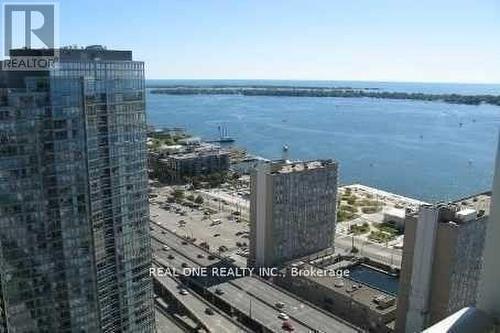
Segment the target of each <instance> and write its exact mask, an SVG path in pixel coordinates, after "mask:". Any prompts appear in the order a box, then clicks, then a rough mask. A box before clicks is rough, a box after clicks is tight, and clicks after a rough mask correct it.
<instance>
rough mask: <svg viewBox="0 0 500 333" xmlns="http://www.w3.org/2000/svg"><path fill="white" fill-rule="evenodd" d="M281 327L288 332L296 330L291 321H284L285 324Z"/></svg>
mask: <svg viewBox="0 0 500 333" xmlns="http://www.w3.org/2000/svg"><path fill="white" fill-rule="evenodd" d="M281 328H282V329H283V331H286V332H293V331H295V328H294V327H293V325H292V323H290V322H289V321H284V322H283V324H282V325H281Z"/></svg>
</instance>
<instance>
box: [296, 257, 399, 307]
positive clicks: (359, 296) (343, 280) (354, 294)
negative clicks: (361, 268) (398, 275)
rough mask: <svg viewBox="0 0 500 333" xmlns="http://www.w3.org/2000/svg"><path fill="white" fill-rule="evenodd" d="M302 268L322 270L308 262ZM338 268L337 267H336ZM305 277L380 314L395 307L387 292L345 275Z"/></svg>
mask: <svg viewBox="0 0 500 333" xmlns="http://www.w3.org/2000/svg"><path fill="white" fill-rule="evenodd" d="M301 269H303V270H313V271H316V270H322V269H321V268H318V267H314V266H312V265H309V264H304V265H303V266H302V267H301ZM337 269H338V268H337ZM306 279H309V280H311V281H314V282H315V283H318V284H320V285H322V286H324V287H326V288H328V289H332V290H334V291H335V292H336V293H339V294H341V295H344V296H345V297H348V298H351V299H352V300H353V301H355V302H357V303H359V304H363V305H364V306H366V307H368V308H370V309H371V310H372V311H376V312H378V313H380V314H385V313H389V312H391V311H394V310H395V309H396V297H395V296H393V295H390V294H388V293H385V292H383V291H382V290H378V289H375V288H372V287H370V286H368V285H366V284H363V283H360V282H357V281H354V280H351V279H349V278H347V277H332V276H315V275H312V276H307V277H306Z"/></svg>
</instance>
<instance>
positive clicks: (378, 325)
mask: <svg viewBox="0 0 500 333" xmlns="http://www.w3.org/2000/svg"><path fill="white" fill-rule="evenodd" d="M355 269H363V270H365V271H366V270H374V272H377V273H378V274H389V273H383V270H381V269H379V268H376V267H373V266H370V265H369V264H368V263H364V262H363V261H359V260H356V259H354V258H352V257H351V258H347V257H339V256H333V255H331V256H327V257H324V258H322V259H316V260H314V261H307V262H304V261H301V262H297V263H294V264H291V265H289V266H288V267H287V268H285V269H284V270H283V271H282V273H283V274H282V275H281V276H280V277H279V278H276V279H275V283H277V284H278V285H280V286H281V287H283V288H285V289H287V290H289V291H291V292H293V293H294V294H296V295H298V296H300V297H302V298H304V299H306V300H307V301H309V302H311V303H313V304H316V305H317V306H319V307H321V308H322V309H324V310H326V311H329V312H331V313H334V314H335V315H337V316H339V317H340V318H342V319H344V320H346V321H348V322H350V323H352V324H355V325H356V326H358V327H361V328H363V329H366V330H367V331H370V332H391V331H392V330H393V326H394V322H395V318H396V295H395V294H392V293H389V292H387V291H384V290H382V289H381V288H376V287H374V286H370V285H368V284H365V283H362V282H361V281H359V280H357V279H355V278H352V277H350V271H351V270H355ZM388 278H393V279H394V283H395V284H396V285H397V277H396V276H392V275H388Z"/></svg>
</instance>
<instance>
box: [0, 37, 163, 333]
mask: <svg viewBox="0 0 500 333" xmlns="http://www.w3.org/2000/svg"><path fill="white" fill-rule="evenodd" d="M48 51H50V50H33V49H22V50H21V49H20V50H11V52H10V56H11V58H12V57H13V56H19V57H21V56H22V57H24V56H27V57H29V56H40V55H44V53H45V52H48ZM0 74H1V75H0V80H1V83H2V88H0V332H154V304H153V289H152V281H151V278H150V276H149V267H150V266H151V260H152V259H151V258H152V257H151V246H150V238H149V224H148V219H149V208H148V190H147V189H148V188H147V186H148V184H147V182H148V179H147V169H146V159H147V150H146V120H145V90H144V63H143V62H138V61H133V60H132V52H131V51H115V50H106V49H105V48H103V47H101V46H97V45H96V46H91V47H87V48H85V49H75V48H67V49H60V50H59V62H58V65H57V68H56V69H52V70H49V71H31V72H27V71H16V72H14V71H10V72H0Z"/></svg>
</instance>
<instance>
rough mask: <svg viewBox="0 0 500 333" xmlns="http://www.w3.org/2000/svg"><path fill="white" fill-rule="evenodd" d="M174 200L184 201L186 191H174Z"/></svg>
mask: <svg viewBox="0 0 500 333" xmlns="http://www.w3.org/2000/svg"><path fill="white" fill-rule="evenodd" d="M174 198H175V199H177V200H182V199H184V190H179V189H177V190H174Z"/></svg>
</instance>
